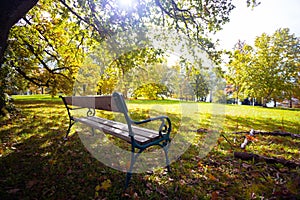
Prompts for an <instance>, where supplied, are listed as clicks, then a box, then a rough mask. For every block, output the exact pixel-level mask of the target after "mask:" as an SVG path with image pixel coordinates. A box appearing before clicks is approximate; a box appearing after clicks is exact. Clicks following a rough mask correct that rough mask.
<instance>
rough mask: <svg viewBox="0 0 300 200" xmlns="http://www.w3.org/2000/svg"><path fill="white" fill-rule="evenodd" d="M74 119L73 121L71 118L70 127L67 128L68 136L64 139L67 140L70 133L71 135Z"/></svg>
mask: <svg viewBox="0 0 300 200" xmlns="http://www.w3.org/2000/svg"><path fill="white" fill-rule="evenodd" d="M74 123H75V122H74V121H72V120H70V122H69V128H68V130H67V133H66V136H65V137H64V140H67V139H68V135H69V133H70V131H71V128H72V126H73V125H74Z"/></svg>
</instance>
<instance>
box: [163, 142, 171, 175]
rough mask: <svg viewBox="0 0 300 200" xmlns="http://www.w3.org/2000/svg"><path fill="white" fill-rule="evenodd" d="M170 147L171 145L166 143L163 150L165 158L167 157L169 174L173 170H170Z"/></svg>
mask: <svg viewBox="0 0 300 200" xmlns="http://www.w3.org/2000/svg"><path fill="white" fill-rule="evenodd" d="M168 145H170V143H169V142H166V143H164V147H163V150H164V152H165V156H166V164H167V170H168V172H171V168H170V160H169V155H168V152H169V147H168Z"/></svg>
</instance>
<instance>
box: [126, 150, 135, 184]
mask: <svg viewBox="0 0 300 200" xmlns="http://www.w3.org/2000/svg"><path fill="white" fill-rule="evenodd" d="M135 160H136V158H135V155H134V150H133V151H132V152H131V159H130V167H129V169H128V171H127V173H126V181H125V189H126V188H127V187H128V184H129V181H130V179H131V176H132V169H133V165H134V163H135Z"/></svg>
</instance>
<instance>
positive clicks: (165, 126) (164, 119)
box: [131, 116, 172, 137]
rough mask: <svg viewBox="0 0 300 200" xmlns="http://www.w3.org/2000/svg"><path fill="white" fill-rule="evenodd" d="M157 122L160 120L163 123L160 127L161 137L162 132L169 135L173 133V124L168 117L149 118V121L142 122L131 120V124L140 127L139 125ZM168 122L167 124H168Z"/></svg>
mask: <svg viewBox="0 0 300 200" xmlns="http://www.w3.org/2000/svg"><path fill="white" fill-rule="evenodd" d="M155 120H160V121H161V124H160V127H159V135H160V136H161V137H162V132H163V133H167V134H168V135H169V134H170V132H171V129H172V124H171V120H170V118H169V117H167V116H159V117H153V118H148V119H145V120H142V121H134V120H131V122H132V123H133V124H136V125H139V124H144V123H147V122H151V121H155ZM166 122H167V124H166Z"/></svg>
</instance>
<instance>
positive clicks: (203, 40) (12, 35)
mask: <svg viewBox="0 0 300 200" xmlns="http://www.w3.org/2000/svg"><path fill="white" fill-rule="evenodd" d="M246 2H247V3H248V5H249V6H256V5H257V2H256V1H255V0H247V1H246ZM233 8H234V5H233V4H232V3H231V0H217V1H202V0H193V1H187V0H180V1H173V0H171V1H163V0H155V1H150V0H147V1H133V2H132V3H131V5H130V6H128V7H126V6H124V5H122V4H121V3H120V1H119V0H103V1H94V0H78V1H70V0H59V1H51V0H22V1H20V0H3V1H1V6H0V68H1V72H3V73H1V77H0V81H1V84H0V97H1V98H0V99H1V108H0V109H2V107H3V106H4V104H5V102H4V98H2V97H3V96H4V92H5V90H6V85H7V79H9V77H11V76H15V75H14V74H17V75H18V76H22V77H24V78H25V79H26V80H28V81H30V82H32V83H33V84H35V85H38V86H47V87H48V88H50V89H51V92H52V94H55V93H56V92H57V91H58V90H61V89H63V90H64V92H70V88H71V87H70V86H71V85H72V84H73V83H74V75H75V74H76V73H77V71H78V67H79V66H81V65H82V62H83V58H84V57H85V54H86V53H87V52H89V51H90V50H91V49H92V48H94V47H95V45H99V44H101V42H102V41H103V40H105V39H107V38H109V37H112V36H113V35H114V34H116V33H118V32H121V31H124V30H127V29H131V28H137V27H143V26H148V25H149V24H155V25H159V26H164V27H169V28H174V29H176V30H177V31H179V32H181V33H182V34H185V35H187V36H188V37H190V38H192V39H194V40H195V41H197V42H198V43H199V44H200V45H202V46H203V47H205V48H206V50H207V51H213V48H214V45H213V43H212V42H211V41H210V39H209V38H208V37H207V36H206V33H208V32H215V31H218V30H220V29H221V26H222V25H223V24H224V23H226V22H228V21H229V14H230V12H231V10H232V9H233ZM66 86H67V87H66Z"/></svg>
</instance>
